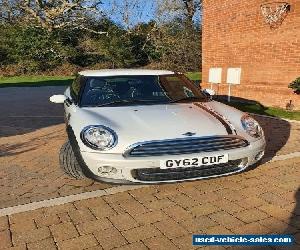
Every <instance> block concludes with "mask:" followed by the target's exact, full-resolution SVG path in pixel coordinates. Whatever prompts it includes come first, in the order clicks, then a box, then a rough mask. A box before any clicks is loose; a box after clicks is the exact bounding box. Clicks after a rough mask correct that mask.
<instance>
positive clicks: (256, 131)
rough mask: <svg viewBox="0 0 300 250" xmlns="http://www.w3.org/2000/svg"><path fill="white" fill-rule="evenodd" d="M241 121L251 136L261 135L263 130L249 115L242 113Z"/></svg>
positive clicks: (257, 136)
mask: <svg viewBox="0 0 300 250" xmlns="http://www.w3.org/2000/svg"><path fill="white" fill-rule="evenodd" d="M241 123H242V126H243V128H244V129H245V130H246V132H247V133H248V134H249V135H251V136H252V137H255V138H259V137H261V136H263V130H262V128H261V126H260V125H259V123H258V122H257V121H256V120H254V119H253V118H252V117H251V116H250V115H247V114H246V115H244V116H243V117H242V118H241Z"/></svg>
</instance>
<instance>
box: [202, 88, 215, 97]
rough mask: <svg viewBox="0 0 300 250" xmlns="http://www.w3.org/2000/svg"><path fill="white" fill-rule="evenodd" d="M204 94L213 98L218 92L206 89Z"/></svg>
mask: <svg viewBox="0 0 300 250" xmlns="http://www.w3.org/2000/svg"><path fill="white" fill-rule="evenodd" d="M203 92H204V94H206V95H208V96H213V95H215V94H216V92H215V91H214V90H213V89H204V90H203Z"/></svg>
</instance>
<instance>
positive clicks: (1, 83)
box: [0, 76, 73, 88]
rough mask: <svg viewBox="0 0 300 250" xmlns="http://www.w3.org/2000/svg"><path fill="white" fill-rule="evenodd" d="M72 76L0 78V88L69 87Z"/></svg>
mask: <svg viewBox="0 0 300 250" xmlns="http://www.w3.org/2000/svg"><path fill="white" fill-rule="evenodd" d="M72 80H73V77H72V76H14V77H0V88H1V87H39V86H62V85H69V84H70V83H71V82H72Z"/></svg>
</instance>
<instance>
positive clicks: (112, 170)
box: [98, 166, 118, 175]
mask: <svg viewBox="0 0 300 250" xmlns="http://www.w3.org/2000/svg"><path fill="white" fill-rule="evenodd" d="M117 171H118V170H117V169H116V168H114V167H112V166H102V167H99V168H98V172H99V174H104V175H106V174H116V173H117Z"/></svg>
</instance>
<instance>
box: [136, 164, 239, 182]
mask: <svg viewBox="0 0 300 250" xmlns="http://www.w3.org/2000/svg"><path fill="white" fill-rule="evenodd" d="M242 163H243V160H242V159H239V160H232V161H229V162H227V163H222V164H215V165H210V166H200V167H189V168H171V169H160V168H141V169H134V170H132V171H131V174H132V176H133V178H134V179H136V180H139V181H149V182H151V181H153V182H157V181H171V180H187V179H193V178H201V177H203V178H204V177H211V176H217V175H222V174H227V173H232V172H236V171H238V170H240V169H241V164H242Z"/></svg>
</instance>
